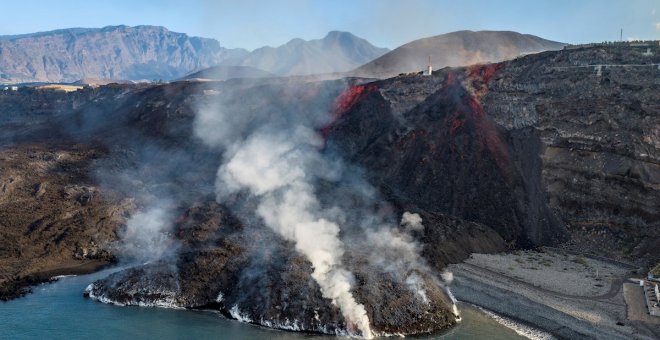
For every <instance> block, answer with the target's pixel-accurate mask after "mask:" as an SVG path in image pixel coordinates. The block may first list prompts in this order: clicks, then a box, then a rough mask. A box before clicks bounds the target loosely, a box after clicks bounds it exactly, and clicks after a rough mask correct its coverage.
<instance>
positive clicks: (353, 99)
mask: <svg viewBox="0 0 660 340" xmlns="http://www.w3.org/2000/svg"><path fill="white" fill-rule="evenodd" d="M376 90H378V86H377V85H376V84H367V85H355V86H351V87H349V88H347V89H346V90H344V91H343V92H342V93H341V94H339V96H338V97H337V99H335V101H334V103H333V105H332V118H331V119H330V121H329V122H328V124H326V125H325V126H324V127H323V128H321V134H322V135H323V138H324V139H327V137H328V134H329V133H330V129H331V128H332V125H333V124H334V123H335V122H336V121H337V120H338V119H339V118H341V117H342V116H343V115H344V114H346V112H348V111H349V110H350V109H351V108H352V107H353V105H355V103H357V102H358V101H359V99H360V98H361V97H362V95H363V94H365V93H368V92H373V91H376Z"/></svg>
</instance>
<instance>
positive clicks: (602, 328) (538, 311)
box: [449, 253, 660, 339]
mask: <svg viewBox="0 0 660 340" xmlns="http://www.w3.org/2000/svg"><path fill="white" fill-rule="evenodd" d="M528 254H529V253H524V256H527V255H528ZM489 256H493V257H495V258H496V259H497V261H502V262H503V267H505V268H507V266H510V265H511V263H510V261H509V262H506V259H505V258H504V257H505V256H507V255H489ZM498 256H499V258H498ZM590 261H593V260H590ZM476 262H478V261H474V260H473V258H471V259H469V260H467V261H466V262H464V263H460V264H453V265H450V267H449V270H450V271H452V272H453V274H454V281H453V282H452V284H451V289H452V292H453V293H454V295H455V296H456V298H457V299H458V300H460V301H463V302H467V303H470V304H473V305H475V306H477V307H481V308H483V309H485V310H486V311H490V312H492V313H495V314H496V315H499V316H501V317H504V318H509V319H511V320H513V321H515V322H518V323H520V324H522V325H529V326H531V327H533V328H537V329H539V330H541V331H544V332H547V333H549V334H551V335H552V336H553V337H557V338H569V339H589V338H607V339H630V338H637V339H655V338H657V337H658V336H659V335H658V334H659V333H660V327H658V328H655V327H654V326H650V327H649V326H648V325H640V323H639V321H634V320H629V317H628V314H627V302H628V301H626V300H625V299H624V296H623V289H622V281H621V278H611V281H610V282H608V283H609V284H608V285H605V284H601V283H597V284H598V285H602V286H603V287H602V288H601V289H605V290H607V292H606V293H605V294H597V293H594V291H591V293H592V294H591V295H589V294H586V293H585V291H587V290H585V289H582V290H580V289H578V294H575V295H571V294H569V293H567V290H568V289H569V288H571V286H570V285H571V283H564V285H563V286H561V283H557V284H556V286H555V287H539V286H537V285H534V284H530V283H529V281H532V282H534V281H535V279H538V278H533V277H523V278H519V277H514V276H513V275H512V274H509V273H507V272H506V271H504V270H502V271H498V270H493V268H487V267H486V266H485V265H481V266H480V265H475V263H476ZM544 269H546V268H544ZM507 270H508V269H507ZM546 270H551V269H546ZM580 274H583V273H580ZM526 275H528V276H531V274H528V273H526ZM539 275H541V274H540V270H539ZM598 282H604V281H598ZM549 288H552V289H549Z"/></svg>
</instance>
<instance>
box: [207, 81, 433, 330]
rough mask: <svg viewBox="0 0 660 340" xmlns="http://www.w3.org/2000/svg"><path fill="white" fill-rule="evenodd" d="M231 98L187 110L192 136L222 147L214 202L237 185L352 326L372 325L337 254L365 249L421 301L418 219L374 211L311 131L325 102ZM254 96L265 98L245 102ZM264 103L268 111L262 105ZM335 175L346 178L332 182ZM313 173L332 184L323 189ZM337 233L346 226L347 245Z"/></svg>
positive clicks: (227, 197) (358, 183) (369, 192)
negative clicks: (294, 104) (306, 104)
mask: <svg viewBox="0 0 660 340" xmlns="http://www.w3.org/2000/svg"><path fill="white" fill-rule="evenodd" d="M286 91H291V90H290V89H285V94H286ZM233 98H234V96H232V95H231V94H227V95H226V96H225V97H223V95H220V96H219V97H218V98H212V99H211V100H209V101H208V102H203V103H201V104H200V106H199V108H198V112H197V115H196V118H195V134H196V136H197V137H199V138H200V139H201V140H202V141H204V142H205V143H206V144H207V145H209V146H212V147H215V148H219V149H221V150H222V151H224V156H223V162H222V165H221V166H220V167H219V169H218V172H217V181H216V185H215V187H216V197H217V200H218V202H219V203H226V202H230V201H231V200H232V199H233V197H237V196H241V197H245V194H247V196H248V197H250V198H251V200H254V201H256V207H255V208H254V212H255V213H256V214H257V215H258V216H259V217H261V219H263V221H264V222H265V224H266V225H267V226H268V227H269V228H271V229H272V230H274V231H275V232H277V233H278V234H279V235H281V236H282V237H283V238H284V239H286V240H289V241H291V242H293V244H294V245H295V248H296V250H297V251H298V252H300V253H301V254H303V255H305V256H306V257H307V259H308V260H309V261H310V262H311V264H312V266H313V273H312V277H313V279H314V280H315V281H316V282H317V283H318V285H319V286H320V288H321V293H322V294H323V296H324V297H325V298H328V299H331V300H332V302H333V303H334V304H335V305H336V306H337V307H338V308H339V309H340V310H341V312H342V314H343V316H344V319H345V321H346V324H347V327H348V330H347V331H348V332H349V333H351V334H352V335H362V336H363V337H367V338H370V337H372V331H371V326H370V321H369V318H368V316H367V312H366V309H365V307H364V306H363V305H362V304H360V303H359V302H358V301H357V300H356V298H355V297H354V296H353V293H352V291H353V287H354V285H355V282H354V281H355V278H354V275H353V274H352V272H351V270H350V269H349V266H347V265H346V264H345V263H343V259H344V257H345V253H352V252H353V251H356V249H357V251H358V252H362V253H364V250H365V249H368V250H370V251H371V253H370V254H369V253H367V254H365V255H364V256H365V257H366V259H367V260H368V261H369V263H370V264H371V265H372V266H373V268H377V269H378V271H379V272H385V273H389V274H390V275H391V277H392V278H393V279H394V280H397V281H398V282H399V283H401V284H403V285H405V286H407V287H408V288H409V289H410V290H411V291H412V292H413V293H415V294H416V296H417V297H418V298H419V299H420V300H421V301H423V302H425V303H427V302H428V297H427V294H426V292H425V290H424V285H425V284H426V282H427V281H426V280H427V279H428V278H429V276H430V275H428V273H429V270H428V267H427V266H426V264H425V263H424V261H423V260H422V259H421V256H420V251H419V247H418V245H417V243H416V242H415V241H414V238H413V234H414V233H422V232H423V225H422V219H421V217H420V216H419V215H417V214H412V213H408V212H406V213H405V214H404V215H403V218H402V221H401V224H400V226H397V225H396V222H395V221H392V220H388V219H387V218H383V217H382V216H380V215H379V214H378V213H377V211H375V210H374V208H373V207H374V206H377V205H379V204H380V203H381V200H380V199H379V198H378V195H377V194H376V190H375V189H374V188H372V187H371V186H370V185H369V184H368V183H367V182H366V181H365V180H364V179H362V178H361V177H360V176H359V175H355V173H356V172H359V171H348V170H347V167H348V166H347V165H345V164H344V163H343V162H342V161H341V160H340V159H339V158H338V157H333V156H330V155H329V153H328V152H327V150H325V149H324V144H325V141H324V139H323V137H324V136H323V135H322V134H319V131H320V130H321V128H322V127H323V126H325V125H326V124H327V122H328V121H330V120H331V117H330V116H329V115H328V112H327V107H329V106H330V105H328V103H327V102H326V103H319V104H318V105H316V106H318V107H321V109H319V112H295V111H277V109H276V108H277V107H280V108H281V107H289V106H287V105H277V104H278V103H277V100H278V98H271V99H264V98H251V99H250V101H248V102H245V103H242V102H241V103H236V101H235V100H234V99H233ZM340 98H342V96H340ZM260 100H261V101H265V100H270V101H273V102H268V103H264V102H261V103H253V102H252V101H260ZM268 107H273V108H274V109H273V112H263V109H264V108H268ZM352 170H355V169H352ZM342 181H343V182H350V184H348V185H346V184H344V185H343V186H342V185H340V184H338V183H340V182H342ZM319 182H325V183H331V184H330V185H329V186H330V187H328V185H326V187H324V188H325V189H322V190H323V195H322V197H319V196H317V194H318V193H317V190H319V189H318V184H319ZM340 187H341V188H340ZM321 198H323V199H321ZM346 233H349V234H351V235H352V237H351V242H350V243H347V244H345V243H344V241H343V240H342V237H344V236H343V235H344V234H346ZM358 235H359V236H358Z"/></svg>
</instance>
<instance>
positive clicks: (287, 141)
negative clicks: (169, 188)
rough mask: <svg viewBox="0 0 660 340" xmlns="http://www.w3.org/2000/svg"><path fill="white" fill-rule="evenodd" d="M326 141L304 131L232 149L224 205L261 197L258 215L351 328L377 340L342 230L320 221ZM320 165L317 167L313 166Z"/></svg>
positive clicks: (221, 189)
mask: <svg viewBox="0 0 660 340" xmlns="http://www.w3.org/2000/svg"><path fill="white" fill-rule="evenodd" d="M321 142H322V141H321V140H320V139H319V138H318V136H317V135H316V133H315V132H314V131H313V130H310V129H308V128H305V127H301V126H298V127H297V128H295V129H294V131H293V132H291V133H286V134H277V135H275V134H271V133H266V132H256V133H254V134H253V135H251V136H250V137H249V138H248V139H247V140H246V141H245V142H243V143H240V144H237V145H235V146H234V147H232V148H231V150H230V151H229V153H230V154H231V155H230V157H229V160H228V161H227V162H226V163H225V164H224V165H223V166H222V167H220V169H219V170H218V183H217V186H216V188H217V189H218V198H219V200H220V201H222V200H223V198H224V197H226V196H227V195H230V194H232V193H236V192H238V191H241V190H243V189H249V190H250V192H251V193H252V194H253V195H255V196H257V197H259V199H260V203H259V206H258V208H257V213H258V214H259V216H260V217H261V218H263V220H264V222H265V223H266V224H267V225H268V226H269V227H270V228H272V229H273V230H274V231H276V232H277V233H278V234H280V235H281V236H282V237H283V238H285V239H287V240H289V241H293V242H294V244H295V246H296V250H298V251H299V252H300V253H302V254H304V255H305V256H306V257H307V258H308V259H309V260H310V262H311V263H312V266H313V268H314V272H313V273H312V277H313V278H314V280H316V282H318V284H319V286H320V287H321V292H322V294H323V296H324V297H326V298H329V299H332V301H333V303H335V304H336V305H337V306H338V307H339V308H340V309H341V311H342V313H343V315H344V318H345V319H346V320H347V321H348V322H349V323H354V324H355V325H356V326H357V327H358V329H359V330H360V332H361V334H362V335H363V336H365V337H371V330H370V326H369V319H368V317H367V313H366V310H365V308H364V306H363V305H361V304H359V303H357V301H356V300H355V298H354V297H353V295H352V293H351V288H352V286H353V281H354V278H353V275H352V274H351V273H350V272H349V271H348V270H346V269H345V268H344V266H343V265H342V256H343V255H344V245H343V243H342V242H341V240H340V239H339V230H340V229H339V226H338V225H337V224H336V223H334V222H332V221H329V220H327V219H325V218H321V217H319V216H323V215H327V214H323V213H322V210H323V209H322V208H321V206H320V204H319V202H318V199H317V198H316V196H315V194H314V187H313V185H312V184H311V183H310V180H314V179H315V178H318V177H319V176H321V174H318V173H315V171H314V170H315V169H319V168H320V167H319V166H318V164H316V163H323V159H322V158H321V157H320V155H319V152H318V148H319V147H320V146H321V144H320V143H321ZM312 164H314V166H312Z"/></svg>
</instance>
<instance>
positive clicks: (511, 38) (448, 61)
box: [352, 31, 565, 77]
mask: <svg viewBox="0 0 660 340" xmlns="http://www.w3.org/2000/svg"><path fill="white" fill-rule="evenodd" d="M564 45H565V44H562V43H559V42H556V41H550V40H546V39H542V38H539V37H537V36H534V35H529V34H520V33H517V32H510V31H478V32H473V31H458V32H452V33H447V34H442V35H437V36H434V37H430V38H424V39H419V40H415V41H412V42H410V43H407V44H405V45H402V46H400V47H398V48H396V49H394V50H393V51H391V52H389V53H387V54H385V55H383V56H381V57H380V58H377V59H375V60H373V61H370V62H368V63H367V64H365V65H363V66H361V67H359V68H357V69H356V70H355V71H354V72H352V73H354V74H355V75H359V76H369V77H390V76H394V75H397V74H399V73H407V72H415V71H421V70H422V69H425V68H426V65H427V64H428V58H429V56H431V64H432V66H433V68H434V69H439V68H443V67H446V66H464V65H471V64H476V63H484V62H498V61H502V60H507V59H512V58H515V57H517V56H519V55H521V54H529V53H536V52H542V51H547V50H558V49H561V48H562V47H563V46H564Z"/></svg>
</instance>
